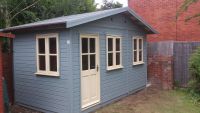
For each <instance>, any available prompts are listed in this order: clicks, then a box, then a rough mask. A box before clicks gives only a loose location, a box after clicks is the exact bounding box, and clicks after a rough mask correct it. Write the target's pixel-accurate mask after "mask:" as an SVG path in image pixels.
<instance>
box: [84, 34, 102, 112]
mask: <svg viewBox="0 0 200 113" xmlns="http://www.w3.org/2000/svg"><path fill="white" fill-rule="evenodd" d="M80 37H81V38H80V43H81V51H80V52H81V105H82V109H84V108H88V107H90V106H92V105H94V104H97V103H98V102H100V76H99V75H100V73H99V37H98V35H81V36H80Z"/></svg>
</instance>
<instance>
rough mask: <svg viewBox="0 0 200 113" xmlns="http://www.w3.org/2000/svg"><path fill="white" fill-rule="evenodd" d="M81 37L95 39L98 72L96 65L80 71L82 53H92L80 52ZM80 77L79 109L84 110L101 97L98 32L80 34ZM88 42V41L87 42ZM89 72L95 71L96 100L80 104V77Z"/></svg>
mask: <svg viewBox="0 0 200 113" xmlns="http://www.w3.org/2000/svg"><path fill="white" fill-rule="evenodd" d="M82 38H88V39H89V38H95V39H96V46H95V48H96V52H95V53H94V54H96V65H98V72H97V71H96V70H97V67H96V68H95V69H92V70H90V69H88V70H84V71H82V55H87V54H88V55H89V54H93V53H82V42H81V41H82V40H81V39H82ZM79 42H80V72H81V74H80V77H81V86H80V87H81V108H82V109H81V110H82V111H83V110H86V109H88V108H90V107H92V106H94V105H97V104H99V103H100V102H101V99H100V94H101V88H100V84H101V83H100V69H101V68H100V47H99V46H100V45H99V34H80V41H79ZM88 44H89V43H88ZM88 51H89V48H88ZM89 65H90V61H89ZM90 72H95V73H96V74H97V84H96V85H97V86H96V87H97V93H98V95H97V98H98V99H97V100H96V101H93V102H91V103H87V104H85V105H83V104H82V88H83V87H82V77H84V74H89V73H90Z"/></svg>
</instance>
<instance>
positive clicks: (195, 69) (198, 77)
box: [188, 47, 200, 101]
mask: <svg viewBox="0 0 200 113" xmlns="http://www.w3.org/2000/svg"><path fill="white" fill-rule="evenodd" d="M189 70H190V77H191V78H190V81H189V84H188V85H189V92H190V94H191V95H192V96H193V97H194V98H196V100H197V101H200V47H199V48H197V50H196V51H195V52H194V53H193V54H192V55H191V57H190V59H189Z"/></svg>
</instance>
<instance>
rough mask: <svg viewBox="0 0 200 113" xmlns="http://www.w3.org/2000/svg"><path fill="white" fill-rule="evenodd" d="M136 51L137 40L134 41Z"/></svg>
mask: <svg viewBox="0 0 200 113" xmlns="http://www.w3.org/2000/svg"><path fill="white" fill-rule="evenodd" d="M133 49H134V50H136V49H137V39H134V48H133Z"/></svg>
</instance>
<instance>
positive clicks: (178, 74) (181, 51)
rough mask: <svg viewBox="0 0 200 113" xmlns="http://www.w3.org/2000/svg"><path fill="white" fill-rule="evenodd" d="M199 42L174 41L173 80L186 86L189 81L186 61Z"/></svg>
mask: <svg viewBox="0 0 200 113" xmlns="http://www.w3.org/2000/svg"><path fill="white" fill-rule="evenodd" d="M199 46H200V42H174V82H175V83H177V84H178V85H180V86H182V87H186V86H187V83H188V81H189V77H190V76H189V75H190V74H189V69H188V61H189V58H190V55H191V54H192V53H193V52H194V50H195V49H196V48H197V47H199Z"/></svg>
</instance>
